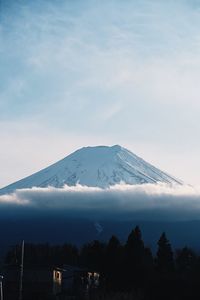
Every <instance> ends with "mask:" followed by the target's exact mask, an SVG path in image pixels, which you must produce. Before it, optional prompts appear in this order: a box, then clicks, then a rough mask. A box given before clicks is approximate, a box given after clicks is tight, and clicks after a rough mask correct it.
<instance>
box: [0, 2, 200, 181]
mask: <svg viewBox="0 0 200 300" xmlns="http://www.w3.org/2000/svg"><path fill="white" fill-rule="evenodd" d="M199 78H200V3H199V1H191V0H173V1H172V0H171V1H164V0H148V1H145V0H141V1H139V0H135V1H134V0H132V1H131V0H127V1H124V0H106V1H105V0H101V1H100V0H98V1H97V0H84V1H83V0H75V1H69V0H68V1H67V0H65V1H64V0H52V1H51V0H46V1H44V0H43V1H42V0H34V1H30V0H29V1H27V0H15V1H14V0H13V1H11V0H1V5H0V139H1V147H0V166H1V172H0V186H4V185H6V184H8V183H11V182H12V181H15V180H17V179H20V178H21V177H24V176H26V175H29V174H30V173H33V172H35V171H38V170H39V169H41V168H43V167H45V166H47V165H48V164H51V163H53V162H55V161H57V160H58V159H61V158H62V157H64V156H66V155H67V154H69V153H70V152H72V151H73V150H75V149H77V148H79V147H82V146H86V145H99V144H104V145H112V144H120V145H122V146H125V147H127V148H129V149H130V150H131V151H133V152H135V153H136V154H138V155H139V156H142V157H143V158H144V159H145V160H147V161H149V162H151V163H153V164H154V165H156V166H157V167H159V168H161V169H163V170H165V171H167V172H169V173H171V174H173V175H174V176H176V177H179V178H181V179H183V180H184V181H186V182H189V183H191V184H198V181H199V178H200V159H199V152H200V141H199V131H200V122H199V115H200V99H199V97H200V84H199Z"/></svg>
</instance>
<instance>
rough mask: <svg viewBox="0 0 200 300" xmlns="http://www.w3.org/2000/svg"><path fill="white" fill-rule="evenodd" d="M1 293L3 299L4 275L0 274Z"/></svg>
mask: <svg viewBox="0 0 200 300" xmlns="http://www.w3.org/2000/svg"><path fill="white" fill-rule="evenodd" d="M0 295H1V300H3V276H2V275H0Z"/></svg>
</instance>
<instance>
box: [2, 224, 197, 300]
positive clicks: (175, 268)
mask: <svg viewBox="0 0 200 300" xmlns="http://www.w3.org/2000/svg"><path fill="white" fill-rule="evenodd" d="M20 251H21V250H20V245H18V246H16V247H13V248H12V249H10V250H9V251H8V253H7V255H6V258H5V263H6V264H20ZM64 264H69V265H74V266H80V267H86V268H88V269H91V270H93V271H98V272H100V274H101V286H100V289H101V290H102V292H104V293H106V292H108V293H109V292H112V293H123V292H124V293H125V292H126V293H127V292H128V293H134V295H138V298H137V299H145V300H150V299H154V300H155V299H200V256H199V255H198V254H197V253H195V252H194V251H193V250H192V249H190V248H188V247H184V248H182V249H178V250H173V249H172V246H171V244H170V241H169V240H168V238H167V236H166V234H165V233H162V235H161V236H160V238H159V240H158V243H157V252H156V254H155V255H153V254H152V251H151V249H150V248H149V247H147V246H145V244H144V241H143V239H142V233H141V230H140V228H139V227H138V226H136V227H135V228H134V229H133V230H132V231H131V232H130V234H129V236H128V238H127V241H126V243H124V244H122V243H121V242H120V240H119V239H118V238H117V237H116V236H114V235H113V236H112V237H111V238H110V240H109V241H108V242H107V243H103V242H101V241H98V240H95V241H92V242H91V243H88V244H85V245H84V246H83V247H81V248H80V249H78V248H77V247H76V246H74V245H70V244H64V245H49V244H26V245H25V257H24V267H26V266H31V265H34V266H37V265H38V266H52V267H53V266H54V267H55V266H62V265H64ZM134 299H136V298H134Z"/></svg>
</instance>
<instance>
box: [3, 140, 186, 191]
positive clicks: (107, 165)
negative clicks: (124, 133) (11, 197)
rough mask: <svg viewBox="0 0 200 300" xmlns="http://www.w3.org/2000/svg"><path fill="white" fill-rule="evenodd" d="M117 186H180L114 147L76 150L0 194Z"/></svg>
mask: <svg viewBox="0 0 200 300" xmlns="http://www.w3.org/2000/svg"><path fill="white" fill-rule="evenodd" d="M120 182H124V183H126V184H143V183H156V182H165V183H169V184H173V183H176V184H181V181H179V180H177V179H176V178H174V177H172V176H170V175H168V174H166V173H164V172H162V171H160V170H159V169H157V168H155V167H154V166H152V165H151V164H149V163H147V162H146V161H144V160H143V159H141V158H140V157H138V156H136V155H135V154H133V153H132V152H130V151H129V150H127V149H125V148H123V147H121V146H118V145H115V146H112V147H107V146H97V147H85V148H82V149H79V150H77V151H75V152H74V153H72V154H70V155H69V156H67V157H65V158H64V159H62V160H60V161H58V162H57V163H55V164H53V165H51V166H49V167H47V168H45V169H43V170H41V171H39V172H37V173H35V174H33V175H31V176H29V177H26V178H24V179H22V180H20V181H17V182H15V183H13V184H11V185H8V186H7V187H4V188H2V189H1V190H0V194H6V193H11V192H13V191H14V190H16V189H22V188H31V187H47V186H53V187H62V186H63V185H65V184H67V185H70V186H74V185H76V184H77V183H79V184H81V185H86V186H92V187H101V188H107V187H109V186H111V185H115V184H117V183H120Z"/></svg>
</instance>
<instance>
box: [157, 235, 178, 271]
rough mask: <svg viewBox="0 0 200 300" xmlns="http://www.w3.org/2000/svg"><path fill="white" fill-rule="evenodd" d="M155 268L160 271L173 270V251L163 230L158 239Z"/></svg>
mask: <svg viewBox="0 0 200 300" xmlns="http://www.w3.org/2000/svg"><path fill="white" fill-rule="evenodd" d="M157 269H158V271H159V272H161V273H168V272H171V271H173V270H174V259H173V251H172V248H171V245H170V243H169V241H168V239H167V237H166V234H165V233H164V232H163V234H162V235H161V237H160V239H159V241H158V251H157Z"/></svg>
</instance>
